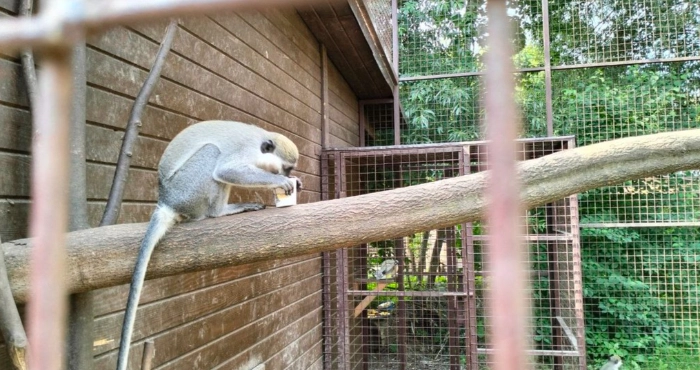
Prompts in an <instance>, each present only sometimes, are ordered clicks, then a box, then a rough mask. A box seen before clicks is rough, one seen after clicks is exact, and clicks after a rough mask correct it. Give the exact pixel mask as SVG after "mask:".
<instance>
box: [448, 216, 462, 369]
mask: <svg viewBox="0 0 700 370" xmlns="http://www.w3.org/2000/svg"><path fill="white" fill-rule="evenodd" d="M446 239H447V243H445V244H446V247H447V248H446V249H447V250H446V253H447V290H448V291H449V292H455V293H456V292H457V289H459V284H458V279H457V250H456V248H455V239H456V232H455V227H454V226H453V227H449V228H447V233H446ZM447 322H448V324H447V328H448V332H449V338H448V343H449V347H450V348H449V351H450V370H460V364H459V354H460V352H461V351H460V349H459V304H458V299H457V297H456V296H454V295H448V296H447Z"/></svg>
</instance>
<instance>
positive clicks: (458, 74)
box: [399, 67, 544, 82]
mask: <svg viewBox="0 0 700 370" xmlns="http://www.w3.org/2000/svg"><path fill="white" fill-rule="evenodd" d="M542 71H544V67H532V68H520V69H516V70H513V73H529V72H542ZM485 75H486V72H485V71H474V72H456V73H442V74H437V75H427V76H406V77H401V78H399V82H411V81H423V80H438V79H444V78H462V77H476V76H485Z"/></svg>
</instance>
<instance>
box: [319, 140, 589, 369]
mask: <svg viewBox="0 0 700 370" xmlns="http://www.w3.org/2000/svg"><path fill="white" fill-rule="evenodd" d="M573 144H574V143H573V139H572V138H551V139H536V140H524V141H521V142H520V144H519V156H520V159H523V160H524V159H532V158H538V157H541V156H543V155H546V154H550V153H553V152H556V151H560V150H565V149H567V148H571V147H572V146H573ZM323 166H324V170H325V171H326V173H327V174H328V176H327V177H325V179H326V180H324V183H323V191H324V194H325V196H326V197H327V198H328V199H335V198H343V197H350V196H356V195H361V194H368V193H373V192H378V191H384V190H390V189H395V188H399V187H405V186H411V185H417V184H422V183H426V182H431V181H436V180H440V179H444V178H450V177H455V176H459V175H464V174H468V173H475V172H480V171H483V170H485V169H486V167H487V155H486V144H485V143H484V142H462V143H456V144H436V145H406V146H392V147H383V148H365V149H358V148H353V149H336V150H327V151H324V155H323ZM576 210H577V200H576V197H568V198H566V199H562V200H560V201H557V202H553V203H550V204H547V205H546V206H543V207H539V208H536V209H533V210H529V211H528V212H527V213H526V214H524V215H523V216H522V217H521V224H522V225H523V227H524V228H525V230H527V232H526V237H525V239H526V240H527V242H528V243H529V253H528V254H527V256H526V258H525V259H526V261H527V263H528V264H529V266H530V268H531V272H532V273H531V277H530V278H531V280H532V283H533V290H532V293H533V294H532V295H531V302H530V303H531V305H532V307H533V310H532V318H531V326H530V327H529V328H528V329H529V331H530V332H531V333H532V334H533V338H535V340H533V342H532V346H531V348H530V349H529V353H530V355H531V361H532V364H533V365H534V366H535V367H537V368H543V369H544V368H553V367H554V368H558V369H584V368H585V341H584V332H583V292H582V285H581V270H580V250H579V244H578V235H577V233H578V227H577V223H578V216H577V211H576ZM484 234H485V231H484V228H483V226H482V224H481V223H469V224H460V225H455V226H454V227H449V228H445V229H437V230H425V231H423V232H420V233H416V234H413V235H407V236H405V237H403V238H399V239H393V240H385V241H380V242H375V243H369V244H366V245H361V246H357V247H354V248H346V249H342V250H339V251H337V252H331V253H327V254H326V255H325V257H324V278H325V280H324V298H325V299H324V302H325V304H326V307H325V309H326V311H325V312H326V313H325V315H326V316H325V329H324V338H325V355H326V368H328V369H355V368H364V369H450V370H452V369H464V368H469V369H477V368H487V367H488V365H489V362H490V359H489V356H488V355H489V353H490V352H491V349H490V344H489V342H488V332H489V327H490V320H491V319H490V318H489V316H488V313H487V311H486V310H485V308H486V307H487V306H488V304H489V302H488V296H487V294H486V293H487V291H488V289H489V278H488V274H489V268H488V266H487V264H486V262H485V254H486V253H487V248H488V247H487V245H486V240H487V239H486V236H485V235H484Z"/></svg>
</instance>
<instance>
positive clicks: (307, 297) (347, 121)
mask: <svg viewBox="0 0 700 370" xmlns="http://www.w3.org/2000/svg"><path fill="white" fill-rule="evenodd" d="M371 3H384V2H381V1H380V2H377V1H362V0H350V1H348V2H347V3H343V2H341V3H338V2H334V3H333V4H319V5H315V6H314V7H313V8H312V7H307V8H298V9H291V8H290V9H267V10H260V11H246V12H240V13H225V14H216V15H211V16H209V17H196V18H184V19H181V20H180V26H179V28H178V30H177V34H176V36H175V40H174V43H173V46H172V50H171V52H170V54H169V55H168V57H167V62H166V65H165V67H164V70H163V74H162V77H161V79H160V81H159V82H158V85H157V87H156V89H155V92H154V94H153V96H152V97H151V99H150V102H149V105H148V107H147V108H146V110H145V113H144V116H143V122H144V123H143V127H142V129H141V135H140V137H139V140H138V143H137V146H136V149H135V152H134V155H133V160H132V168H131V170H130V173H129V181H128V185H127V188H126V193H125V199H124V204H123V205H122V209H121V216H120V219H119V222H120V223H131V222H145V221H147V220H148V218H149V216H150V213H151V211H152V210H153V208H154V205H155V201H156V199H157V174H156V167H157V164H158V161H159V159H160V156H161V154H162V152H163V150H164V149H165V147H166V145H167V144H168V141H169V140H171V139H172V138H173V137H174V136H175V135H176V134H177V133H178V132H180V131H181V130H182V129H184V128H185V127H187V126H188V125H191V124H194V123H196V122H198V121H203V120H210V119H225V120H237V121H243V122H248V123H252V124H255V125H258V126H261V127H263V128H265V129H268V130H272V131H278V132H281V133H283V134H285V135H287V136H288V137H290V138H291V139H292V141H294V142H295V143H296V144H297V146H298V147H299V150H300V153H301V158H300V160H299V167H298V171H296V174H297V176H299V177H300V178H301V179H302V181H303V183H304V185H305V189H304V191H303V192H301V194H300V202H302V203H306V202H316V201H319V200H320V199H321V189H320V186H321V164H320V154H321V148H322V144H323V140H324V139H323V138H324V134H327V138H328V142H327V146H329V147H349V146H358V145H359V144H360V135H359V127H360V119H359V110H358V109H359V107H360V106H361V104H362V101H363V100H366V99H378V98H390V97H391V95H392V88H393V86H394V85H395V84H396V77H395V73H394V72H393V69H392V68H391V64H390V62H389V61H390V59H391V52H390V50H387V48H390V45H387V41H386V40H387V38H386V32H385V31H386V29H390V27H387V26H389V25H386V24H383V25H382V27H381V28H382V29H383V30H384V31H383V32H384V34H383V36H382V35H380V34H379V33H377V31H376V30H377V29H379V27H375V24H373V22H371V21H369V20H370V19H376V18H374V17H369V16H368V12H369V11H371V10H368V9H370V7H371V6H372V4H371ZM386 3H387V4H388V2H386ZM18 6H19V0H0V15H2V16H4V17H12V16H16V14H17V11H18ZM385 9H390V7H389V6H387V7H386V8H385ZM387 16H390V14H387ZM358 19H359V20H360V21H358ZM386 19H390V17H388V18H386ZM374 23H376V22H374ZM166 24H167V22H164V21H159V22H153V23H150V24H142V25H138V26H133V27H120V28H116V29H112V30H110V31H109V32H106V33H104V34H102V35H100V36H98V37H93V38H90V39H89V40H88V48H87V82H88V86H87V108H86V117H87V148H86V153H87V163H86V166H87V177H88V181H87V194H88V195H87V196H88V201H89V203H88V204H89V217H90V223H91V225H92V226H96V225H97V224H98V223H99V220H100V217H101V215H102V211H103V209H104V206H105V202H106V198H107V195H108V192H109V187H110V185H111V181H112V176H113V172H114V169H115V162H116V160H117V156H118V153H119V149H120V145H121V138H122V135H123V130H124V127H125V125H126V123H127V120H128V115H129V111H130V109H131V105H132V103H133V100H134V97H135V96H136V94H137V93H138V91H139V89H140V87H141V85H142V84H143V81H144V80H145V78H146V75H147V74H148V70H149V68H150V66H151V64H152V63H153V60H154V57H155V55H156V52H157V50H158V47H159V43H160V41H161V38H162V37H163V35H164V32H165V26H166ZM390 40H391V39H390V38H389V41H390ZM324 48H325V50H327V52H324ZM325 55H327V59H326V58H325V57H324V56H325ZM324 109H325V110H326V111H327V122H326V124H325V125H324V117H323V112H324ZM324 127H327V132H326V131H325V130H324ZM31 137H32V128H31V116H30V110H29V107H28V100H27V94H26V89H25V84H24V80H23V78H22V74H21V65H20V61H19V59H18V56H17V55H8V54H4V53H2V52H1V51H0V236H1V237H2V240H3V241H9V240H14V239H18V238H23V237H26V236H27V222H28V211H29V205H30V202H31V200H30V192H29V190H30V183H29V173H30V162H31V153H30V144H31ZM233 198H234V199H235V198H236V196H234V197H233ZM263 212H264V211H263ZM137 248H138V246H136V245H135V246H134V250H136V249H137ZM321 283H322V280H321V257H320V256H319V255H310V256H306V257H302V258H294V259H289V260H278V261H269V262H264V263H256V264H252V265H246V266H238V267H232V268H222V269H217V270H212V271H205V272H199V273H191V274H185V275H181V276H176V277H169V278H162V279H156V280H152V281H148V282H147V284H146V286H145V288H144V292H143V296H142V299H141V306H140V308H139V311H138V315H137V323H136V328H135V331H134V347H133V348H132V352H131V367H132V368H138V365H137V362H138V361H139V359H140V357H141V352H142V347H143V346H142V344H143V342H144V340H146V339H152V340H154V341H155V347H156V355H155V359H154V365H155V367H154V368H157V369H187V370H190V369H210V368H217V369H218V368H221V369H253V368H255V369H263V368H264V369H286V368H292V369H307V368H311V369H320V368H322V366H323V358H322V352H323V351H322V349H323V346H322V301H321ZM126 296H127V286H118V287H111V288H106V289H102V290H99V291H97V292H96V298H95V302H96V312H95V314H96V317H95V342H94V356H95V368H96V369H111V368H114V366H115V364H116V352H117V351H116V350H117V347H118V344H119V332H120V329H121V324H122V317H123V309H124V307H125V304H126ZM0 369H10V362H9V359H8V357H7V353H6V351H5V348H4V346H2V345H0Z"/></svg>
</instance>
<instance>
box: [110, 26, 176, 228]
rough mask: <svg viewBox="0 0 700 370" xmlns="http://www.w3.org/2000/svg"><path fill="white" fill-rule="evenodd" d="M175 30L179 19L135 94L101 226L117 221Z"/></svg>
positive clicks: (168, 30)
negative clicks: (144, 121) (141, 131)
mask: <svg viewBox="0 0 700 370" xmlns="http://www.w3.org/2000/svg"><path fill="white" fill-rule="evenodd" d="M176 30H177V20H175V19H173V20H171V21H170V23H169V24H168V28H167V30H166V31H165V36H164V37H163V41H162V42H161V43H160V49H158V54H157V55H156V59H155V61H154V62H153V67H151V71H150V72H149V73H148V77H147V78H146V81H145V82H144V83H143V86H141V90H140V91H139V94H138V95H137V96H136V100H134V105H133V107H132V108H131V115H130V116H129V122H128V123H127V125H126V130H125V131H124V140H123V141H122V148H121V150H120V151H119V160H118V161H117V169H116V171H115V172H114V180H113V181H112V188H111V189H110V191H109V198H108V200H107V206H106V207H105V212H104V214H103V215H102V221H100V226H106V225H114V224H115V223H116V222H117V219H118V218H119V210H120V208H121V204H122V199H123V197H124V188H125V187H126V181H127V180H128V177H129V166H130V165H131V156H132V152H133V150H134V144H136V139H137V138H138V136H139V129H140V127H141V116H142V115H143V110H144V108H145V107H146V104H147V103H148V99H150V97H151V94H152V93H153V89H155V87H156V83H157V82H158V79H159V78H160V72H161V70H162V69H163V65H164V64H165V57H166V56H167V55H168V52H169V51H170V45H172V43H173V38H174V37H175V31H176Z"/></svg>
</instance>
